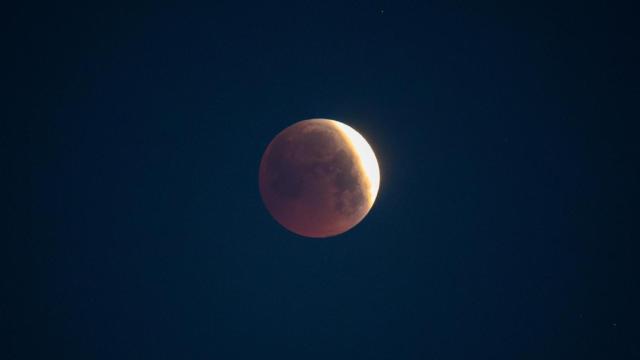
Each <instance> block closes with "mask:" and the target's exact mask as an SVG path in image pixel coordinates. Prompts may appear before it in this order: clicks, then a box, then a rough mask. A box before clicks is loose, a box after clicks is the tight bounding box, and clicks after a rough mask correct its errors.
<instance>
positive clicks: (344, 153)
mask: <svg viewBox="0 0 640 360" xmlns="http://www.w3.org/2000/svg"><path fill="white" fill-rule="evenodd" d="M379 184H380V171H379V168H378V163H377V160H376V158H375V155H374V153H373V150H372V149H371V147H370V146H369V144H368V143H367V142H366V140H365V139H364V138H363V137H362V136H361V135H360V134H359V133H357V132H356V131H355V130H354V129H352V128H351V127H349V126H347V125H345V124H343V123H340V122H338V121H334V120H329V119H311V120H303V121H300V122H297V123H295V124H293V125H291V126H289V127H287V128H286V129H284V130H283V131H282V132H281V133H279V134H278V135H277V136H276V137H275V138H274V139H273V140H272V141H271V143H270V144H269V146H268V147H267V149H266V150H265V152H264V155H263V156H262V161H261V162H260V174H259V185H260V194H261V196H262V200H263V201H264V204H265V206H266V208H267V210H268V211H269V213H270V214H271V215H272V216H273V218H274V219H275V220H276V221H277V222H278V223H280V224H281V225H282V226H284V227H285V228H286V229H288V230H290V231H292V232H294V233H296V234H298V235H302V236H307V237H316V238H323V237H330V236H334V235H338V234H341V233H343V232H345V231H347V230H349V229H351V228H352V227H354V226H355V225H357V224H358V223H359V222H360V221H361V220H362V219H363V218H364V217H365V216H366V215H367V213H368V212H369V210H370V209H371V206H372V205H373V202H374V200H375V198H376V195H377V192H378V187H379Z"/></svg>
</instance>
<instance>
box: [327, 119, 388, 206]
mask: <svg viewBox="0 0 640 360" xmlns="http://www.w3.org/2000/svg"><path fill="white" fill-rule="evenodd" d="M327 120H330V119H327ZM330 121H331V123H332V124H333V125H334V126H335V127H336V128H337V129H338V130H339V131H340V133H341V135H343V137H344V138H345V139H346V140H347V142H348V143H349V145H350V146H351V148H352V149H353V150H354V152H355V153H356V154H358V156H357V160H358V166H359V167H360V170H361V171H362V173H364V174H365V175H366V181H367V183H368V184H367V185H368V187H367V189H368V191H369V194H368V200H369V204H368V205H369V207H371V206H372V205H373V203H374V201H375V200H376V197H377V195H378V189H379V188H380V168H379V166H378V160H377V159H376V155H375V153H374V152H373V149H372V148H371V146H370V145H369V143H368V142H367V140H366V139H365V138H364V137H363V136H362V135H360V133H358V132H357V131H356V130H354V129H353V128H352V127H351V126H349V125H347V124H344V123H341V122H339V121H335V120H330Z"/></svg>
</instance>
